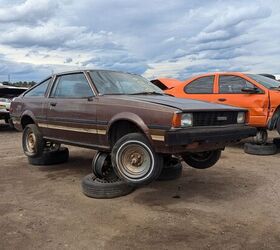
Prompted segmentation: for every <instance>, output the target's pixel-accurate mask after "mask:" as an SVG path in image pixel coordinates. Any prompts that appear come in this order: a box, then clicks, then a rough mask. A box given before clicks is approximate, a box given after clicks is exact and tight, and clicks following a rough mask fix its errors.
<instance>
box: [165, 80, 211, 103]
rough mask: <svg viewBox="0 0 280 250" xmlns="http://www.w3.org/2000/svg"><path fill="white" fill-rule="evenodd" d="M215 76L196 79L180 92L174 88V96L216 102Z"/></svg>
mask: <svg viewBox="0 0 280 250" xmlns="http://www.w3.org/2000/svg"><path fill="white" fill-rule="evenodd" d="M214 79H215V76H214V75H209V76H203V77H199V78H196V79H194V80H193V81H191V82H189V83H187V84H186V85H185V86H182V85H181V86H180V87H181V88H182V89H181V90H180V91H178V90H177V89H176V88H174V93H172V91H170V93H171V94H174V95H175V96H176V97H183V98H191V99H196V100H202V101H209V102H213V101H215V97H214V95H213V94H214ZM175 91H176V92H175Z"/></svg>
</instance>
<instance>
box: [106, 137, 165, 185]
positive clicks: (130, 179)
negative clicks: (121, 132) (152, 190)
mask: <svg viewBox="0 0 280 250" xmlns="http://www.w3.org/2000/svg"><path fill="white" fill-rule="evenodd" d="M111 160H112V165H113V168H114V170H115V172H116V174H117V176H118V177H119V178H120V179H121V180H123V181H124V182H126V183H128V184H130V185H134V186H141V185H147V184H149V183H151V182H152V181H153V180H155V179H156V178H157V177H158V176H159V175H160V173H161V170H162V167H163V158H162V156H161V155H159V154H157V153H156V152H155V151H154V149H153V148H152V146H151V145H150V143H149V141H148V139H147V138H146V137H145V136H144V135H143V134H141V133H131V134H127V135H125V136H123V137H122V138H120V139H119V140H118V141H117V142H116V143H115V145H114V146H113V149H112V154H111Z"/></svg>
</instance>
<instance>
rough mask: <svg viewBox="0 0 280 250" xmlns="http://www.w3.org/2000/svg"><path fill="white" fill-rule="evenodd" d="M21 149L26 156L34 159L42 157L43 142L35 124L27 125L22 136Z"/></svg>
mask: <svg viewBox="0 0 280 250" xmlns="http://www.w3.org/2000/svg"><path fill="white" fill-rule="evenodd" d="M22 148H23V152H24V154H25V155H26V156H28V157H31V158H34V157H39V156H41V155H42V153H43V151H44V148H45V140H44V139H43V136H42V134H41V132H40V131H39V129H38V127H37V126H36V125H35V124H29V125H27V126H26V127H25V128H24V130H23V134H22Z"/></svg>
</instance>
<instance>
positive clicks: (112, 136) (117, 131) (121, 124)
mask: <svg viewBox="0 0 280 250" xmlns="http://www.w3.org/2000/svg"><path fill="white" fill-rule="evenodd" d="M129 133H143V131H142V130H141V129H140V128H139V127H138V126H137V125H136V124H135V123H133V122H130V121H125V120H121V121H117V122H115V123H114V124H112V126H111V128H110V130H109V143H110V145H111V147H112V146H113V145H114V144H115V143H116V142H117V141H118V140H119V139H120V138H121V137H123V136H124V135H127V134H129Z"/></svg>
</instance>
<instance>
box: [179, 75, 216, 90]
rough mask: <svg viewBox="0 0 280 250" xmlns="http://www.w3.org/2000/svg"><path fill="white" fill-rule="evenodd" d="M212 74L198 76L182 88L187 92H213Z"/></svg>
mask: <svg viewBox="0 0 280 250" xmlns="http://www.w3.org/2000/svg"><path fill="white" fill-rule="evenodd" d="M213 87H214V76H205V77H201V78H198V79H196V80H194V81H192V82H191V83H189V84H188V85H186V87H185V88H184V91H185V92H186V93H187V94H213Z"/></svg>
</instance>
